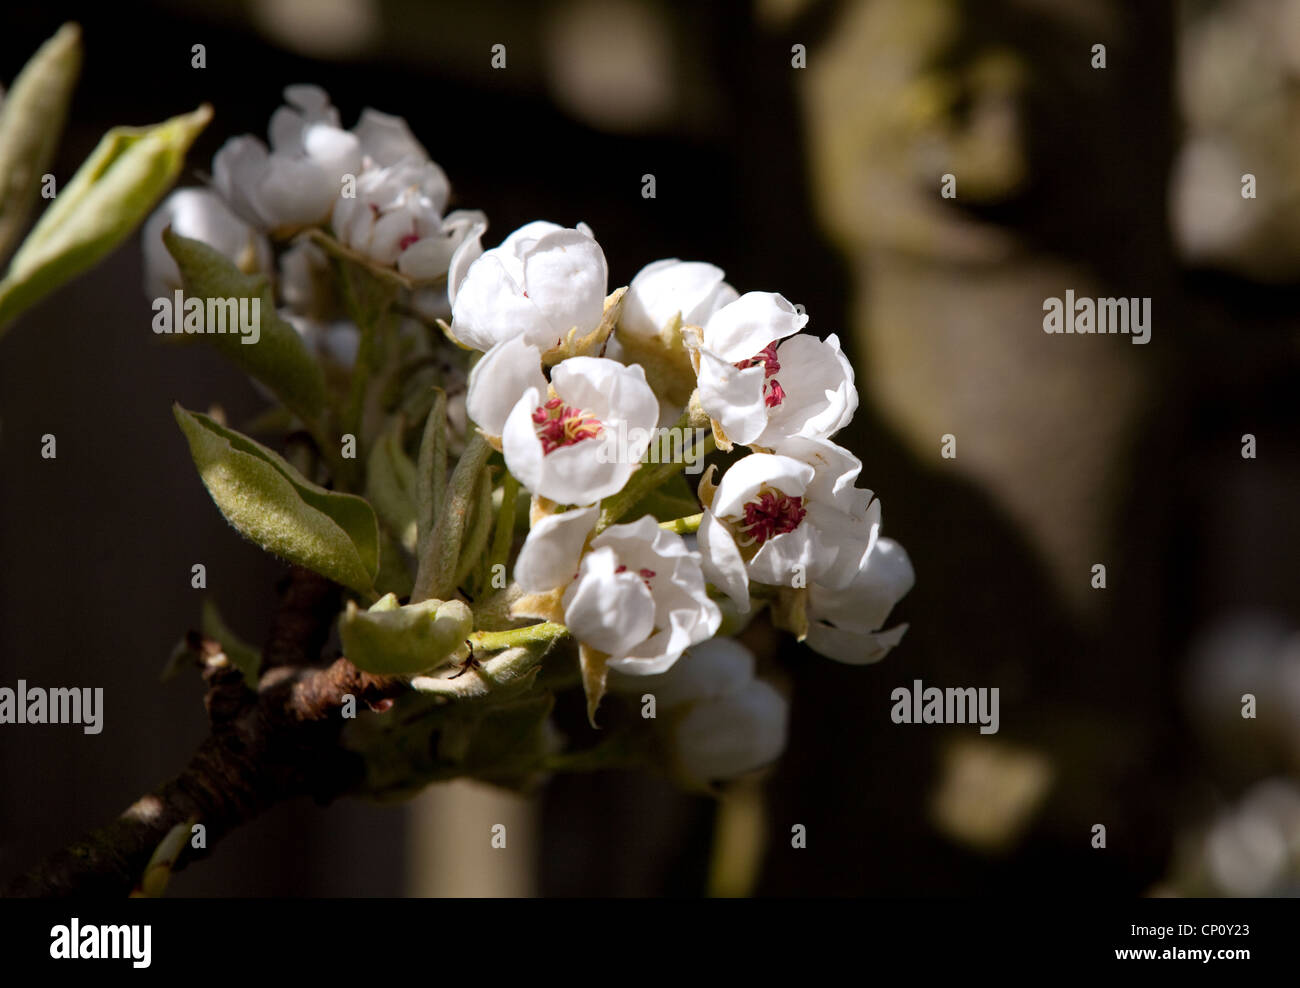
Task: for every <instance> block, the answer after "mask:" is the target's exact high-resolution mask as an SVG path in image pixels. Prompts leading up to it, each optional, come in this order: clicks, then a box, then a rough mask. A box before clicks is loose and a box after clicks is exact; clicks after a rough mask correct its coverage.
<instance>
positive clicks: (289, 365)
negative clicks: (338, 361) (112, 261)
mask: <svg viewBox="0 0 1300 988" xmlns="http://www.w3.org/2000/svg"><path fill="white" fill-rule="evenodd" d="M163 243H164V244H166V245H167V250H168V251H170V252H171V255H172V257H174V258H175V259H176V265H177V267H179V268H180V271H181V281H182V283H183V284H184V286H185V295H186V297H187V298H191V297H197V298H201V299H210V298H215V299H241V298H246V299H260V300H261V301H260V303H259V315H260V319H259V334H258V336H257V337H256V339H257V342H255V343H248V342H246V340H247V339H251V338H252V337H251V336H245V335H243V334H240V333H202V334H197V335H195V336H194V337H190V336H188V335H186V334H182V333H180V329H179V327H176V328H175V330H174V331H175V332H176V333H178V334H179V335H178V336H177V338H178V339H191V338H193V339H199V340H202V341H203V342H205V343H210V344H211V345H213V346H214V347H216V348H217V349H218V350H220V351H221V352H222V353H223V354H224V355H225V356H226V358H227V359H229V360H230V361H231V362H232V363H234V364H235V365H236V366H238V367H239V368H240V369H241V370H243V371H244V372H245V373H247V374H249V375H251V376H252V377H254V378H256V379H257V380H259V381H261V382H262V383H263V384H265V385H266V386H267V387H268V388H270V389H271V391H273V392H274V393H275V394H276V396H277V397H278V398H279V399H280V400H281V401H283V402H284V403H285V405H286V406H287V407H288V408H290V409H292V410H293V411H294V412H296V413H298V415H299V416H301V417H302V418H304V419H306V420H312V419H315V418H316V417H317V416H318V415H319V414H320V412H321V409H323V408H324V407H325V374H324V372H323V371H322V370H321V366H320V363H319V362H318V361H317V360H316V359H315V358H314V357H313V356H312V354H311V351H310V350H308V348H307V344H306V343H304V342H303V339H302V337H301V336H299V335H298V332H297V331H296V330H295V329H294V328H293V327H292V326H290V325H289V324H288V323H287V322H285V321H284V320H283V319H281V318H280V317H279V315H277V314H276V311H275V302H274V299H273V297H272V295H271V286H270V283H269V282H268V281H267V279H266V277H265V276H263V275H255V274H244V272H242V271H240V270H239V268H238V267H236V266H235V264H234V262H233V261H231V260H230V259H229V258H228V257H226V256H225V255H224V254H222V253H221V251H219V250H217V249H216V248H214V247H210V246H208V245H207V244H205V243H203V242H202V241H200V240H191V239H190V238H189V237H182V236H181V235H180V234H178V233H174V232H172V230H171V229H170V228H168V229H167V230H165V231H164V232H163Z"/></svg>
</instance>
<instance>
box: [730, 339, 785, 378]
mask: <svg viewBox="0 0 1300 988" xmlns="http://www.w3.org/2000/svg"><path fill="white" fill-rule="evenodd" d="M757 364H762V365H763V376H764V377H771V376H772V375H773V374H779V373H780V372H781V361H779V360H777V358H776V344H775V343H769V344H768V345H767V346H765V347H763V349H761V350H759V351H758V353H756V354H754V356H752V357H750V358H749V359H748V360H742V361H741V362H740V363H738V364H736V367H738V368H739V369H740V370H744V369H745V368H746V367H754V366H756V365H757Z"/></svg>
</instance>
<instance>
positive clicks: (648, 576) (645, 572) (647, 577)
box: [614, 565, 655, 590]
mask: <svg viewBox="0 0 1300 988" xmlns="http://www.w3.org/2000/svg"><path fill="white" fill-rule="evenodd" d="M614 572H615V573H626V572H627V567H626V566H622V565H620V566H619V567H618V568H617V569H616V570H614ZM636 574H637V576H639V577H641V582H642V583H644V584H645V587H646V589H647V590H653V589H654V588H653V587H652V586H650V581H651V580H652V579H654V575H655V571H654V570H652V569H639V570H637V571H636Z"/></svg>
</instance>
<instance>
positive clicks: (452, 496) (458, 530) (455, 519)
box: [411, 432, 492, 600]
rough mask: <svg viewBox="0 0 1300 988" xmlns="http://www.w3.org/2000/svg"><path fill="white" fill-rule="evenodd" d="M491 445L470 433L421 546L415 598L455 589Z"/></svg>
mask: <svg viewBox="0 0 1300 988" xmlns="http://www.w3.org/2000/svg"><path fill="white" fill-rule="evenodd" d="M491 455H492V447H491V446H490V445H488V441H487V440H486V439H484V438H483V436H482V435H481V434H479V433H478V432H475V433H473V434H472V435H471V436H470V437H469V441H468V442H467V443H466V444H465V449H464V451H463V452H462V453H461V454H460V460H459V461H458V462H457V464H456V469H455V470H453V471H452V474H451V481H450V483H448V485H447V497H446V499H445V501H444V503H443V504H442V508H441V514H440V515H439V516H438V523H437V525H436V526H435V527H434V530H433V535H432V536H431V537H430V539H429V541H428V543H427V544H426V545H425V546H424V547H423V548H422V549H421V556H420V567H419V569H418V571H417V572H416V574H415V589H414V590H412V591H411V596H412V597H413V599H415V600H427V599H429V598H430V597H437V598H444V597H450V596H451V595H452V592H453V591H454V590H455V589H456V572H457V570H458V569H459V568H460V558H461V542H462V540H463V539H464V537H465V529H466V527H467V526H468V525H469V523H470V520H471V519H470V515H471V514H472V513H473V510H474V505H475V504H476V503H477V502H478V500H479V494H480V490H481V488H480V482H479V477H480V475H481V474H482V473H483V472H484V471H485V470H486V469H487V462H488V459H489V457H491Z"/></svg>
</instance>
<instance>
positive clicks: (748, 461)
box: [713, 453, 813, 518]
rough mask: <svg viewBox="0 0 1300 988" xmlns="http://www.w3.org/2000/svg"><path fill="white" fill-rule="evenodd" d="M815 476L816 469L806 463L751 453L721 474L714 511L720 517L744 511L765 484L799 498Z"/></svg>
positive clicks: (774, 455)
mask: <svg viewBox="0 0 1300 988" xmlns="http://www.w3.org/2000/svg"><path fill="white" fill-rule="evenodd" d="M812 479H813V468H812V467H811V466H809V465H808V464H807V463H801V462H800V461H799V460H795V459H792V458H791V457H789V456H778V455H777V454H774V453H750V454H749V455H748V456H745V457H742V458H741V459H739V460H737V461H736V462H735V463H733V464H732V465H731V468H730V469H728V470H727V472H726V473H725V474H723V475H722V480H721V481H720V482H719V483H718V489H717V490H716V491H715V492H714V495H713V513H714V514H716V515H717V516H718V517H719V518H728V517H732V516H737V515H741V514H743V512H744V507H745V502H747V501H750V500H752V499H753V498H754V497H755V496H757V494H758V492H759V490H760V489H761V488H763V487H765V486H766V487H770V488H773V489H774V490H778V491H780V492H781V493H783V494H785V495H786V496H788V497H800V496H802V495H803V493H804V491H805V490H806V489H807V487H808V485H809V484H810V483H812Z"/></svg>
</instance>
